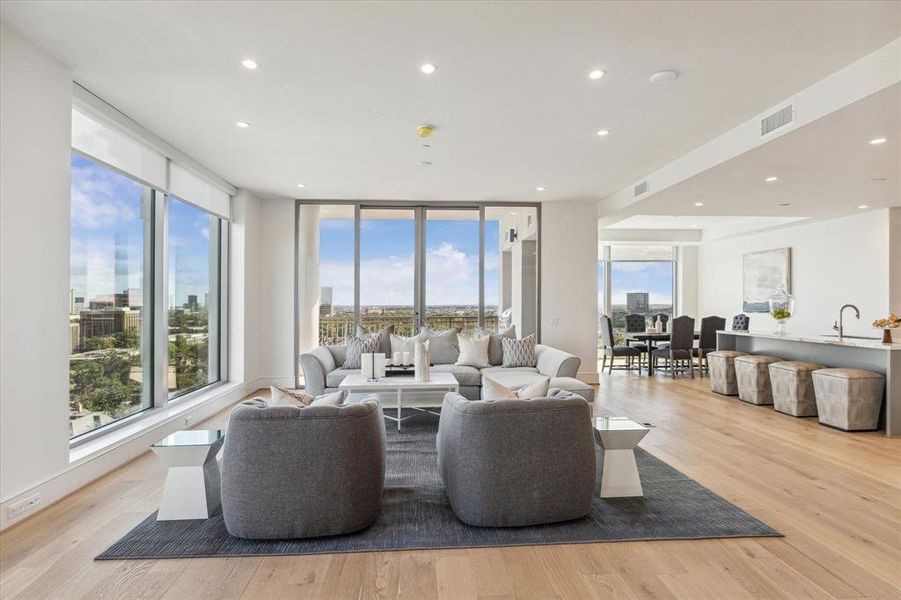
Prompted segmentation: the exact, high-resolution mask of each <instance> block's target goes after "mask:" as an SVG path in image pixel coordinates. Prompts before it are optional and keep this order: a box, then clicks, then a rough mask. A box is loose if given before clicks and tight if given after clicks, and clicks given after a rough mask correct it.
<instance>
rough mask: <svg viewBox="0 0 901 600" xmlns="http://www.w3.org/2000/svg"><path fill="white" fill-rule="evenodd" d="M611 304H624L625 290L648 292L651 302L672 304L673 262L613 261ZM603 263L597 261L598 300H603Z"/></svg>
mask: <svg viewBox="0 0 901 600" xmlns="http://www.w3.org/2000/svg"><path fill="white" fill-rule="evenodd" d="M612 265H613V266H612V271H613V279H612V281H611V294H612V303H613V304H625V303H626V293H627V292H648V293H649V294H650V303H651V304H672V302H673V263H671V262H663V261H661V262H613V263H612ZM603 290H604V263H600V262H599V263H598V300H599V301H601V302H603V293H604V292H603Z"/></svg>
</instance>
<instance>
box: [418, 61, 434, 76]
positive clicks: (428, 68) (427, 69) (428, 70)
mask: <svg viewBox="0 0 901 600" xmlns="http://www.w3.org/2000/svg"><path fill="white" fill-rule="evenodd" d="M419 70H420V71H422V72H423V73H425V74H426V75H431V74H432V73H434V72H435V71H437V70H438V67H436V66H435V65H433V64H432V63H425V64H424V65H419Z"/></svg>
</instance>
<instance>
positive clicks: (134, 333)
mask: <svg viewBox="0 0 901 600" xmlns="http://www.w3.org/2000/svg"><path fill="white" fill-rule="evenodd" d="M113 339H114V340H115V347H116V348H138V347H139V346H140V344H141V333H140V331H139V330H138V328H137V327H129V328H127V329H126V330H124V331H119V332H118V333H116V334H115V335H114V336H113Z"/></svg>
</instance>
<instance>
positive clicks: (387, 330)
mask: <svg viewBox="0 0 901 600" xmlns="http://www.w3.org/2000/svg"><path fill="white" fill-rule="evenodd" d="M392 334H394V325H388V326H387V327H383V328H381V329H379V330H378V331H369V330H367V329H365V328H364V327H363V326H362V325H357V337H359V338H367V337H375V338H378V340H379V345H378V348H376V349H375V350H374V351H373V352H383V353H384V354H385V356H388V355H389V354H391V335H392Z"/></svg>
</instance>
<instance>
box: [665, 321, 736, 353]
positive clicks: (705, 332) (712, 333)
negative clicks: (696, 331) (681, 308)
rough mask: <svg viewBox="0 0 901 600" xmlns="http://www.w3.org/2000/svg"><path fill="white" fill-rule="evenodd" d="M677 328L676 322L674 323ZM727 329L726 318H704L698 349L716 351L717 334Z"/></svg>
mask: <svg viewBox="0 0 901 600" xmlns="http://www.w3.org/2000/svg"><path fill="white" fill-rule="evenodd" d="M673 325H674V326H675V321H673ZM725 328H726V319H725V318H724V317H704V318H703V319H701V334H700V336H699V339H698V348H703V349H704V350H714V349H716V332H717V331H719V330H721V329H725Z"/></svg>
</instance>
